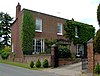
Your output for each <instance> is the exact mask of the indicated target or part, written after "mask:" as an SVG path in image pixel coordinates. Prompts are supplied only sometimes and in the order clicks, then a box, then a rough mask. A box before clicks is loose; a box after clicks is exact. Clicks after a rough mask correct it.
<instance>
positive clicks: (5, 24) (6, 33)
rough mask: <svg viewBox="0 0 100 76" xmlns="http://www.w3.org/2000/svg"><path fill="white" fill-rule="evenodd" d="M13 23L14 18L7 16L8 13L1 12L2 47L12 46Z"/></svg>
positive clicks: (0, 35)
mask: <svg viewBox="0 0 100 76" xmlns="http://www.w3.org/2000/svg"><path fill="white" fill-rule="evenodd" d="M12 21H13V18H12V17H11V16H10V15H9V14H7V13H3V12H0V37H1V39H3V40H1V41H0V45H1V44H2V45H7V46H9V45H10V41H9V39H10V33H11V27H10V26H11V23H12Z"/></svg>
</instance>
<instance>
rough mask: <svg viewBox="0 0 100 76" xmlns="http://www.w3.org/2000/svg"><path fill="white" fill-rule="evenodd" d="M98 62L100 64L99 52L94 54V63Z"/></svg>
mask: <svg viewBox="0 0 100 76" xmlns="http://www.w3.org/2000/svg"><path fill="white" fill-rule="evenodd" d="M97 63H99V64H100V54H95V65H96V64H97Z"/></svg>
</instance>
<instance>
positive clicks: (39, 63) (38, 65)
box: [36, 59, 41, 68]
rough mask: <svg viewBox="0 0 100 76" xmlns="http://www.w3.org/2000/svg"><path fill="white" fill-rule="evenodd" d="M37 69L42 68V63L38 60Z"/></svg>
mask: <svg viewBox="0 0 100 76" xmlns="http://www.w3.org/2000/svg"><path fill="white" fill-rule="evenodd" d="M36 67H37V68H40V67H41V62H40V60H39V59H38V60H37V62H36Z"/></svg>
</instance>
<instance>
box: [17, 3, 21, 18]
mask: <svg viewBox="0 0 100 76" xmlns="http://www.w3.org/2000/svg"><path fill="white" fill-rule="evenodd" d="M20 11H21V5H20V3H18V5H17V6H16V18H18V16H19V13H20Z"/></svg>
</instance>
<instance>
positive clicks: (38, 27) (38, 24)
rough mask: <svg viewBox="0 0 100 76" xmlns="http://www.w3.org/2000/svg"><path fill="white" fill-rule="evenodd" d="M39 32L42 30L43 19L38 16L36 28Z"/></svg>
mask: <svg viewBox="0 0 100 76" xmlns="http://www.w3.org/2000/svg"><path fill="white" fill-rule="evenodd" d="M35 31H37V32H42V19H40V18H36V29H35Z"/></svg>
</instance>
